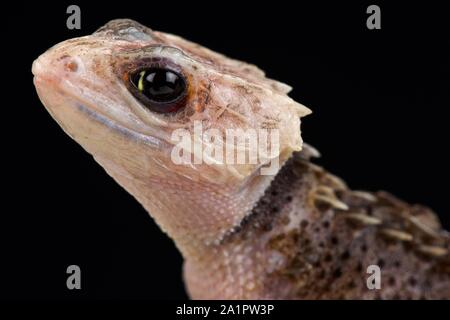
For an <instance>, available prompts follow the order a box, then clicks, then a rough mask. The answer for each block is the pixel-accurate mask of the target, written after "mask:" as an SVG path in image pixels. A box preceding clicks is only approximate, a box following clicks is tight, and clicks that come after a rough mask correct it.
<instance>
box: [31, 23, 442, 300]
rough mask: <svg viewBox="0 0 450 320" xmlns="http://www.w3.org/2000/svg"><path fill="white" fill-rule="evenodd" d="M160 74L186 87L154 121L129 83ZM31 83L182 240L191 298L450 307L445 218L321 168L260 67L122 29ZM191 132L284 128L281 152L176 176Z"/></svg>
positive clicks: (79, 48)
mask: <svg viewBox="0 0 450 320" xmlns="http://www.w3.org/2000/svg"><path fill="white" fill-rule="evenodd" d="M155 63H158V64H160V65H161V66H171V67H173V68H176V69H177V72H180V73H182V74H183V75H184V76H185V79H186V81H187V83H188V95H187V98H186V101H185V106H184V108H183V109H182V111H181V112H178V113H176V114H170V115H161V114H157V113H154V112H152V111H150V110H149V109H148V108H145V106H143V105H142V104H141V103H140V102H139V101H138V100H137V99H136V98H135V97H134V96H133V95H132V94H131V93H130V91H129V90H128V89H129V88H128V87H127V84H128V83H129V81H128V78H129V74H130V73H131V72H133V70H136V68H140V67H146V66H149V65H153V64H155ZM33 74H34V76H35V77H34V83H35V86H36V89H37V92H38V94H39V97H40V99H41V101H42V102H43V104H44V105H45V107H46V108H47V110H48V111H49V113H50V114H51V116H52V117H53V118H54V119H55V120H56V121H57V122H58V124H59V125H60V126H61V127H62V129H63V130H64V131H65V132H66V133H67V134H68V135H69V136H70V137H72V138H73V139H74V140H75V141H76V142H77V143H79V144H80V145H81V146H82V147H83V148H84V149H85V150H86V151H87V152H89V153H90V154H92V155H93V157H94V159H95V160H96V161H97V162H98V163H99V164H100V165H101V166H102V167H103V168H104V169H105V171H106V172H107V173H108V174H109V175H110V176H112V177H113V178H114V179H115V180H116V181H117V182H118V183H119V184H120V185H121V186H123V187H124V189H126V190H127V191H128V192H129V193H131V194H132V195H133V196H134V197H135V198H136V199H137V200H138V201H139V202H140V203H141V204H142V205H143V206H144V207H145V209H147V211H148V212H149V214H150V215H151V216H152V217H153V218H154V219H155V221H156V222H157V223H158V224H159V226H160V227H161V229H162V230H163V231H165V232H167V234H168V235H169V236H170V237H171V238H172V239H173V240H174V241H175V243H176V245H177V247H178V248H179V250H180V251H181V253H182V255H183V257H184V259H185V265H184V278H185V282H186V286H187V289H188V292H189V294H190V296H191V297H192V298H215V299H216V298H218V299H249V298H251V299H269V298H273V299H297V298H298V299H305V298H306V299H319V298H388V299H389V298H448V297H449V296H450V290H449V288H450V287H449V254H448V248H449V240H448V235H447V233H445V232H443V231H441V230H440V226H439V223H438V221H437V218H436V216H435V215H434V214H433V213H431V212H430V211H429V210H428V209H426V208H422V207H419V206H410V205H407V204H405V203H403V202H401V201H399V200H396V199H395V198H393V197H391V196H389V195H387V194H385V193H377V194H369V193H363V192H355V191H351V190H349V189H348V188H347V187H346V186H345V184H344V183H343V182H342V181H341V180H340V179H338V178H336V177H334V176H333V175H331V174H329V173H327V172H326V171H324V170H323V169H321V168H318V167H316V166H315V165H313V164H312V163H311V162H310V156H312V155H314V154H316V151H315V150H314V149H312V148H311V147H304V146H303V144H302V139H301V136H300V130H299V129H300V117H302V116H305V115H307V114H308V113H309V112H310V110H309V109H307V108H306V107H304V106H302V105H301V104H299V103H296V102H295V101H293V100H292V99H291V98H289V97H288V96H287V93H288V92H289V90H290V88H289V86H287V85H285V84H282V83H280V82H277V81H274V80H271V79H268V78H266V77H265V75H264V73H263V72H262V71H261V70H259V69H258V68H256V67H255V66H253V65H250V64H247V63H244V62H240V61H237V60H233V59H230V58H227V57H225V56H223V55H220V54H217V53H215V52H213V51H210V50H208V49H206V48H204V47H201V46H199V45H197V44H195V43H192V42H189V41H186V40H184V39H182V38H179V37H177V36H174V35H170V34H165V33H162V32H157V31H152V30H150V29H148V28H146V27H144V26H142V25H140V24H138V23H137V22H134V21H131V20H113V21H111V22H109V23H108V24H107V25H105V26H104V27H102V28H100V29H99V30H98V31H97V32H95V33H94V34H92V35H90V36H86V37H81V38H75V39H70V40H67V41H64V42H62V43H60V44H58V45H56V46H54V47H52V48H51V49H49V50H48V51H47V52H46V53H44V54H42V55H41V56H40V57H39V58H38V59H36V61H35V62H34V63H33ZM195 121H201V123H202V125H203V126H204V128H205V129H209V128H212V129H217V130H218V131H219V132H220V133H221V134H222V135H223V134H224V132H225V130H226V129H228V128H235V129H236V128H239V129H243V130H247V129H255V130H258V129H277V130H278V131H279V137H280V139H279V140H280V154H279V155H278V156H275V157H274V158H271V157H270V156H267V157H265V158H264V157H263V158H262V159H259V162H258V163H253V164H244V165H237V164H227V163H213V164H207V163H193V164H190V165H179V164H175V163H174V162H173V161H172V159H171V157H170V154H171V150H172V149H173V147H174V144H175V143H174V141H172V140H171V134H172V133H173V131H174V130H176V129H179V128H183V129H185V130H188V131H189V132H190V133H193V132H194V130H195V129H194V122H195ZM268 137H269V138H271V137H272V133H270V135H269V136H268ZM268 140H269V141H271V140H270V139H268ZM192 143H193V144H194V146H196V147H205V146H207V145H208V142H205V141H204V140H202V139H200V140H195V139H194V140H193V141H192ZM238 147H240V148H242V149H244V150H247V149H248V145H247V144H246V143H245V142H244V143H243V144H241V145H239V146H238ZM302 148H303V150H302ZM300 150H302V151H301V153H299V151H300ZM194 157H195V155H194ZM275 158H276V159H278V160H279V163H280V165H283V164H285V165H284V166H283V167H282V169H281V171H280V172H279V173H278V174H277V175H276V177H275V175H271V176H267V175H261V174H260V171H259V170H260V168H261V167H262V166H264V165H267V164H268V163H269V162H270V161H271V160H273V159H275ZM288 159H290V160H288ZM286 161H287V162H286ZM370 264H378V265H379V266H380V267H381V270H382V289H381V290H368V289H367V287H366V282H365V280H366V278H367V274H366V268H367V266H368V265H370ZM164 276H172V275H164Z"/></svg>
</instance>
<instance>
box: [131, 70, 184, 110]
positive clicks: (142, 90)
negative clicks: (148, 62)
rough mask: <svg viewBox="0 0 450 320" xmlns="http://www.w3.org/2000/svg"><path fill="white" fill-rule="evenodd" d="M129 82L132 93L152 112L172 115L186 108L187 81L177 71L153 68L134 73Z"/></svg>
mask: <svg viewBox="0 0 450 320" xmlns="http://www.w3.org/2000/svg"><path fill="white" fill-rule="evenodd" d="M129 80H130V82H131V84H132V85H131V92H132V93H133V94H134V96H135V97H136V98H137V99H138V100H140V101H141V102H142V103H143V104H144V105H145V106H146V107H147V108H148V109H150V110H151V111H154V112H158V113H170V112H175V111H178V110H179V109H180V108H182V107H183V106H184V102H185V98H186V94H187V85H186V80H185V78H184V77H183V76H182V75H181V74H179V73H177V72H175V71H172V70H170V69H166V68H160V67H151V68H147V69H141V70H138V71H136V72H133V73H132V74H130V77H129Z"/></svg>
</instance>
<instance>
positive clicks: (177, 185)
mask: <svg viewBox="0 0 450 320" xmlns="http://www.w3.org/2000/svg"><path fill="white" fill-rule="evenodd" d="M96 160H97V161H98V162H99V163H100V164H101V165H102V166H103V167H104V169H105V170H106V171H107V172H108V174H109V175H110V176H112V177H113V178H114V179H115V180H116V181H117V182H118V183H119V184H120V185H121V186H122V187H124V188H125V189H126V190H127V191H128V192H129V193H130V194H132V195H133V196H134V197H135V198H136V199H137V200H138V201H139V202H140V203H141V204H142V206H143V207H144V208H145V209H146V210H147V211H148V213H149V214H150V216H151V217H152V218H153V219H154V220H155V221H156V223H157V224H158V225H159V227H160V228H161V229H162V230H163V231H164V232H166V233H167V234H168V235H169V237H171V238H172V239H173V240H174V242H175V244H176V246H177V248H178V249H179V250H180V252H181V253H182V255H183V257H184V258H185V259H190V260H195V259H197V258H198V257H200V256H202V255H204V254H205V253H208V252H211V250H214V249H213V248H214V247H215V246H217V244H219V243H220V242H221V240H222V239H223V238H224V237H225V236H226V235H227V234H229V233H231V232H232V231H233V230H234V228H235V227H237V226H239V225H240V223H241V222H242V220H243V219H244V218H245V217H246V216H247V215H248V214H249V213H250V212H251V211H252V209H253V207H254V206H255V205H256V203H257V202H258V200H259V199H260V198H261V197H262V196H263V194H264V191H265V190H266V189H267V188H268V187H269V185H270V183H271V181H272V180H273V178H274V176H269V175H254V176H251V177H249V178H248V179H247V180H245V181H243V182H242V184H240V185H231V186H224V185H222V184H217V185H215V184H212V183H207V184H206V183H204V182H196V181H192V180H189V179H187V178H185V177H181V176H180V177H179V178H177V179H176V181H168V179H151V180H149V179H146V181H141V180H139V179H136V177H131V176H129V175H127V174H126V173H125V172H123V171H120V170H117V166H114V165H113V164H112V163H110V162H108V161H105V160H104V159H99V158H98V157H97V158H96Z"/></svg>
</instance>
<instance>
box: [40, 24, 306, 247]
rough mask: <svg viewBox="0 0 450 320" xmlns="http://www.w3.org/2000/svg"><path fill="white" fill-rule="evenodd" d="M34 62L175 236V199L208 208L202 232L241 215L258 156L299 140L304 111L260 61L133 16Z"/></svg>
mask: <svg viewBox="0 0 450 320" xmlns="http://www.w3.org/2000/svg"><path fill="white" fill-rule="evenodd" d="M33 74H34V76H35V77H34V83H35V86H36V89H37V92H38V94H39V97H40V99H41V101H42V102H43V104H44V105H45V107H46V108H47V110H48V111H49V112H50V114H51V115H52V117H53V118H54V119H55V120H56V121H57V122H58V123H59V125H60V126H61V127H62V128H63V129H64V131H65V132H66V133H67V134H69V135H70V136H71V137H72V138H73V139H74V140H76V141H77V142H78V143H79V144H80V145H81V146H82V147H83V148H84V149H86V150H87V151H88V152H89V153H91V154H92V155H93V156H94V158H95V159H96V160H97V161H98V162H99V163H100V164H101V165H102V166H103V167H104V168H105V170H106V171H107V172H108V173H109V174H110V175H111V176H113V177H114V178H115V179H116V180H117V181H118V182H119V183H120V184H121V185H122V186H124V187H125V188H126V189H127V190H128V191H129V192H130V193H132V194H133V195H134V196H135V197H136V198H137V199H138V200H139V201H140V202H141V203H142V204H143V205H144V206H145V207H146V208H147V209H149V211H150V213H151V214H152V215H154V216H156V217H155V218H156V220H157V221H158V222H159V223H160V225H161V226H162V228H163V229H164V230H166V231H168V232H169V233H171V235H172V236H173V237H175V238H177V237H176V236H177V235H176V234H175V233H177V231H176V230H175V229H177V228H178V229H183V226H184V227H186V226H187V225H189V224H190V223H191V221H189V220H188V218H189V212H187V213H185V214H184V217H180V216H179V215H176V214H174V213H173V211H177V210H179V209H180V208H181V209H185V211H189V209H188V208H192V211H196V212H197V213H198V212H200V211H208V212H209V220H210V221H211V223H210V224H211V225H212V226H213V227H212V228H213V230H212V231H211V227H210V228H209V229H208V228H206V227H205V230H203V231H204V232H205V233H208V232H209V233H210V234H211V237H204V238H209V239H211V238H217V237H216V236H217V233H218V232H217V231H218V230H219V229H220V232H219V233H223V231H224V230H226V229H229V227H232V226H234V225H237V224H238V223H239V221H240V220H241V219H242V216H243V215H245V212H248V211H249V210H250V209H251V207H252V205H253V204H254V202H255V201H256V200H257V199H258V197H260V196H261V194H262V192H263V191H264V189H265V187H266V186H267V184H268V183H269V182H270V180H271V178H270V177H269V176H266V177H264V175H261V168H264V167H266V168H267V167H270V163H271V161H273V160H275V159H276V160H277V162H276V164H282V163H283V162H284V161H285V160H286V159H287V158H288V157H289V156H290V155H291V154H292V152H293V151H298V150H300V149H301V146H302V140H301V136H300V117H302V116H304V115H307V114H308V113H309V112H310V111H309V109H307V108H306V107H304V106H302V105H301V104H299V103H297V102H295V101H293V100H292V99H291V98H289V97H288V96H287V93H288V92H289V91H290V87H289V86H287V85H285V84H283V83H280V82H277V81H274V80H271V79H268V78H266V77H265V75H264V72H262V71H261V70H260V69H258V68H257V67H255V66H253V65H250V64H247V63H244V62H240V61H237V60H233V59H230V58H227V57H225V56H223V55H221V54H218V53H215V52H213V51H211V50H208V49H206V48H204V47H202V46H199V45H197V44H195V43H192V42H189V41H186V40H184V39H182V38H180V37H177V36H174V35H171V34H166V33H162V32H157V31H153V30H150V29H148V28H146V27H144V26H142V25H140V24H139V23H137V22H134V21H132V20H113V21H111V22H109V23H108V24H106V25H105V26H103V27H102V28H100V29H99V30H97V31H96V32H95V33H94V34H92V35H90V36H85V37H81V38H75V39H70V40H67V41H64V42H62V43H60V44H57V45H56V46H54V47H52V48H51V49H49V50H48V51H47V52H45V53H44V54H42V55H41V56H40V57H39V58H38V59H36V61H35V62H34V63H33ZM243 138H244V139H243ZM252 139H253V140H252ZM255 144H256V145H255ZM261 145H263V146H265V147H264V148H262V147H261ZM255 147H256V149H255ZM251 148H253V149H252V150H250V149H251ZM230 150H231V152H230ZM269 150H270V151H269ZM239 152H241V155H242V154H243V155H244V157H243V158H239V155H238V154H239ZM230 154H231V156H230ZM227 156H229V157H227ZM276 171H277V170H275V172H272V173H276ZM272 175H273V174H272ZM177 199H178V200H177ZM211 199H212V200H211ZM233 201H234V204H233ZM180 205H183V206H185V207H180ZM238 206H240V207H238ZM233 210H235V211H242V214H241V215H240V217H238V216H239V214H237V213H236V212H233ZM226 212H231V214H228V213H226ZM192 215H194V213H192ZM172 216H173V217H172ZM186 216H187V217H186ZM213 216H215V218H214V217H213ZM170 217H172V218H170ZM191 218H192V216H191V217H190V218H189V219H191ZM203 218H206V217H203ZM219 220H220V221H219ZM174 225H175V227H174ZM224 225H226V226H224ZM222 229H223V230H222Z"/></svg>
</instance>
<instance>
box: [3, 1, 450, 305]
mask: <svg viewBox="0 0 450 320" xmlns="http://www.w3.org/2000/svg"><path fill="white" fill-rule="evenodd" d="M77 3H78V4H79V5H80V7H81V21H82V22H81V23H82V25H81V27H82V28H81V30H68V29H67V28H66V19H67V17H68V15H67V14H66V8H67V6H68V5H69V4H72V3H65V2H63V1H61V2H49V3H48V4H47V5H45V4H43V3H39V4H38V3H34V4H25V3H19V2H18V3H16V5H14V6H9V7H8V8H6V7H5V8H3V15H4V18H6V20H5V21H6V29H4V36H5V35H6V37H7V39H6V40H5V39H4V43H3V44H2V48H3V49H2V51H3V53H4V54H5V53H6V55H7V58H6V59H2V60H3V62H4V65H3V66H2V68H3V77H2V78H3V80H6V83H7V86H6V87H5V86H3V89H4V92H3V98H4V99H3V101H4V102H3V107H2V109H3V110H2V111H3V119H2V120H3V121H2V131H4V134H3V135H2V137H3V143H4V148H2V149H3V152H4V153H3V152H2V158H3V159H2V160H3V161H5V162H6V163H5V164H4V165H3V166H2V169H3V179H2V180H3V181H2V182H3V192H2V200H3V201H2V209H1V211H2V213H1V220H2V222H1V223H0V227H1V228H2V232H1V237H2V238H3V239H2V240H1V245H0V247H1V250H2V251H1V258H0V259H1V260H0V261H1V268H2V270H4V271H2V273H1V284H0V297H1V298H7V299H24V298H25V299H48V298H51V299H97V298H101V299H108V298H115V299H117V298H119V299H182V298H185V297H186V294H185V292H184V288H183V283H182V280H181V258H180V255H179V254H178V253H177V251H176V249H175V247H174V245H173V243H172V241H171V240H170V239H168V238H167V236H165V235H164V234H163V233H162V232H161V231H160V230H159V229H158V227H157V226H156V225H155V223H154V222H153V221H152V219H150V218H149V216H148V214H147V213H146V212H145V211H144V209H143V208H141V206H140V205H139V204H138V203H137V202H136V201H135V200H134V199H133V198H132V197H131V196H130V195H128V194H127V193H126V192H125V191H124V190H122V188H121V187H120V186H118V185H117V184H116V183H115V182H114V181H113V180H112V179H111V178H110V177H108V176H107V174H106V173H104V171H103V169H102V168H101V167H100V166H98V165H97V164H96V163H95V162H94V161H93V159H92V158H91V156H89V155H88V154H87V153H86V152H84V151H83V150H82V149H81V147H79V146H78V145H77V144H76V143H75V142H73V141H72V140H71V139H70V138H69V137H68V136H66V135H65V134H64V133H63V131H62V130H61V129H60V128H59V127H58V125H57V124H56V122H54V121H53V120H52V119H51V117H50V116H49V115H48V113H47V111H46V110H45V109H44V107H43V106H42V105H41V103H40V102H39V99H38V98H37V95H36V93H35V90H34V87H33V84H32V74H31V63H32V61H33V60H34V59H35V58H36V57H37V56H38V55H39V54H41V53H42V52H44V51H45V50H46V49H47V48H49V47H50V46H51V45H53V44H55V43H57V42H60V41H63V40H65V39H68V38H72V37H77V36H81V35H86V34H90V33H92V32H93V31H95V29H97V28H98V27H100V26H101V25H103V24H104V23H106V22H107V21H108V20H110V19H113V18H132V19H135V20H137V21H139V22H141V23H143V24H145V25H147V26H149V27H151V28H153V29H155V30H161V31H166V32H171V33H174V34H177V35H180V36H182V37H185V38H187V39H189V40H192V41H195V42H198V43H200V44H202V45H204V46H206V47H209V48H210V49H213V50H215V51H218V52H221V53H224V54H226V55H229V56H231V57H234V58H237V59H241V60H246V61H249V62H252V63H254V64H256V65H258V66H259V67H261V68H262V69H263V70H265V71H266V72H267V75H268V76H269V77H272V78H275V79H278V80H281V81H283V82H286V83H288V84H290V85H291V86H293V87H294V90H293V92H292V93H291V96H292V97H293V98H294V99H296V100H298V101H299V102H301V103H303V104H305V105H306V106H308V107H310V108H311V109H312V110H313V111H314V113H313V114H312V115H311V116H308V117H307V118H305V119H304V121H303V123H302V131H303V137H304V140H305V141H307V142H309V143H310V144H312V145H314V146H315V147H317V148H318V149H319V150H320V151H321V153H322V155H323V157H322V159H320V160H318V162H319V163H320V164H321V165H324V166H325V167H327V168H328V169H329V170H331V171H332V172H335V173H336V174H338V175H340V176H342V177H344V178H345V180H346V181H347V182H348V183H349V185H350V186H351V187H353V188H356V189H366V190H379V189H384V190H388V191H390V192H392V193H394V194H396V195H397V196H399V197H401V198H404V199H405V200H407V201H410V202H419V203H424V204H427V205H428V206H430V207H431V208H433V209H434V210H435V211H436V212H437V213H438V214H439V216H440V218H441V220H442V222H443V224H444V226H445V227H446V228H447V229H449V228H450V214H449V213H448V198H449V195H448V192H449V187H448V178H449V167H448V164H449V155H448V152H447V147H448V142H447V137H448V134H447V132H448V126H449V124H448V118H447V109H448V108H449V106H450V99H449V88H450V85H449V51H448V48H447V47H448V44H449V38H450V37H449V33H448V29H449V28H448V21H449V19H448V14H447V15H446V11H445V10H444V8H443V7H441V6H438V5H437V4H431V3H430V2H426V3H425V2H423V3H422V4H412V3H410V2H404V3H401V4H400V3H398V5H397V6H393V5H392V4H384V3H377V2H374V3H375V4H379V5H380V7H381V12H382V29H381V30H368V29H367V28H366V19H367V16H368V15H367V14H366V8H367V6H368V5H369V4H372V3H370V2H369V3H359V4H357V3H356V2H355V3H353V4H351V3H348V4H343V3H334V4H333V3H327V2H315V5H311V4H308V5H307V4H305V3H304V4H298V3H296V4H292V2H289V3H290V4H288V3H282V2H280V1H273V2H267V3H265V4H264V3H262V2H254V3H253V4H250V3H247V4H246V5H244V2H243V1H240V2H235V3H232V2H230V1H208V2H197V1H186V2H180V3H177V2H174V1H159V2H158V1H127V2H126V3H125V2H122V1H117V2H112V1H111V2H103V3H101V2H98V3H96V4H93V3H88V2H77ZM5 88H6V90H5ZM5 94H6V99H5ZM71 264H77V265H79V266H80V267H81V270H82V290H80V291H69V290H67V288H66V277H67V274H66V268H67V266H68V265H71Z"/></svg>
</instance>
